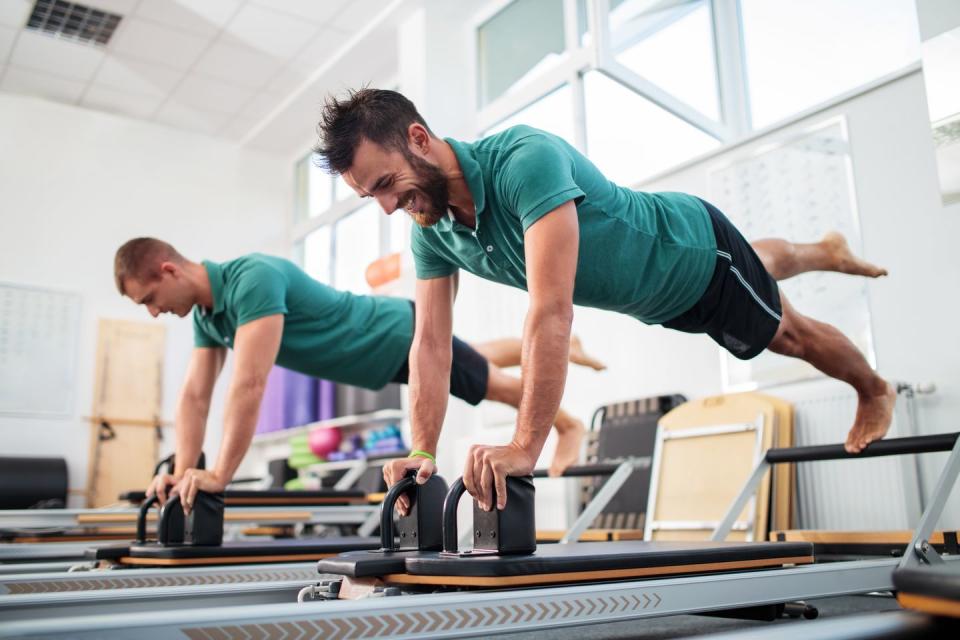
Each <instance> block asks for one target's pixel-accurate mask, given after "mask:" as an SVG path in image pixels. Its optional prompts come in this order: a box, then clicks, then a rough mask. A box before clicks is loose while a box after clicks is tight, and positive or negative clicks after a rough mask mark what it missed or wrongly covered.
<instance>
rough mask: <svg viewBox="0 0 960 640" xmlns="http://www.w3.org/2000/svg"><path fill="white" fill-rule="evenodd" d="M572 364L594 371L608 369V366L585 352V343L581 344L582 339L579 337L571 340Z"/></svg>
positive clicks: (573, 337)
mask: <svg viewBox="0 0 960 640" xmlns="http://www.w3.org/2000/svg"><path fill="white" fill-rule="evenodd" d="M570 362H572V363H573V364H579V365H581V366H583V367H590V368H591V369H593V370H594V371H603V370H604V369H606V368H607V365H605V364H603V363H602V362H600V361H599V360H597V359H596V358H594V357H592V356H588V355H587V354H586V352H585V351H584V350H583V343H582V342H580V338H578V337H577V336H572V337H571V338H570Z"/></svg>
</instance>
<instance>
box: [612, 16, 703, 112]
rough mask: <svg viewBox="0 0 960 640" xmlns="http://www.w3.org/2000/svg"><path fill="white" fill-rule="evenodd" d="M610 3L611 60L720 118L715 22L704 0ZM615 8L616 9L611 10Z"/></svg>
mask: <svg viewBox="0 0 960 640" xmlns="http://www.w3.org/2000/svg"><path fill="white" fill-rule="evenodd" d="M651 4H652V3H650V2H649V0H626V1H621V2H617V3H611V11H610V17H609V23H610V40H611V46H612V49H613V56H614V60H616V61H617V62H619V63H620V64H622V65H623V66H625V67H627V68H628V69H630V70H631V71H633V72H635V73H637V74H638V75H640V76H642V77H643V78H645V79H647V80H649V81H650V82H652V83H654V84H656V85H658V86H659V87H660V88H661V89H664V90H665V91H667V92H669V93H671V94H672V95H674V96H675V97H677V98H679V99H680V100H682V101H684V102H686V103H687V104H689V105H690V106H692V107H694V108H695V109H697V110H698V111H700V112H701V113H703V114H704V115H706V116H709V117H711V118H713V119H714V120H719V119H720V102H719V99H718V97H717V70H716V62H715V60H714V42H713V24H712V21H711V17H710V5H709V3H708V2H707V1H706V0H693V1H688V2H670V3H663V4H662V5H656V4H654V5H653V6H654V7H657V6H663V7H664V8H659V9H658V8H654V9H652V10H651V9H650V6H651ZM614 5H615V7H614Z"/></svg>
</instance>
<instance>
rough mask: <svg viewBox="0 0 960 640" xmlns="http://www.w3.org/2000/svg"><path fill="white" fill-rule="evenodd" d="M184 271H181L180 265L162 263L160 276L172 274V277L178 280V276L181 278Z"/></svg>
mask: <svg viewBox="0 0 960 640" xmlns="http://www.w3.org/2000/svg"><path fill="white" fill-rule="evenodd" d="M182 271H183V270H182V269H180V265H178V264H177V263H176V262H169V261H168V262H161V263H160V275H163V274H170V275H171V276H173V277H174V278H176V277H177V276H179V275H180V274H181V273H182Z"/></svg>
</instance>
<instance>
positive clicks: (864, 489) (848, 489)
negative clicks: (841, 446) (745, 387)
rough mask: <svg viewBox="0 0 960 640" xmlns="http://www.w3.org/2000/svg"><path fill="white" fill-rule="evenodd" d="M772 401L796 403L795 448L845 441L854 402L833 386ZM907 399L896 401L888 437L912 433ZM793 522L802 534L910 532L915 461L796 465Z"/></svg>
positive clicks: (798, 390)
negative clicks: (817, 531) (824, 531)
mask: <svg viewBox="0 0 960 640" xmlns="http://www.w3.org/2000/svg"><path fill="white" fill-rule="evenodd" d="M775 393H776V395H777V396H780V397H782V398H784V399H786V400H789V401H790V402H792V403H794V411H795V417H794V421H795V422H794V429H795V441H796V444H797V446H807V445H818V444H834V443H838V442H843V441H844V440H845V439H846V435H847V431H849V429H850V426H851V425H852V424H853V419H854V416H855V415H856V408H857V396H856V393H855V392H854V391H853V390H852V389H851V388H850V387H849V386H847V385H844V384H842V383H837V382H835V381H832V380H822V381H816V382H808V383H803V384H798V385H791V386H789V387H783V388H781V389H777V390H776V392H775ZM909 402H912V399H911V398H907V397H905V396H902V395H901V396H900V397H899V398H898V399H897V410H896V412H895V414H894V422H893V425H892V426H891V429H890V432H889V433H888V435H887V437H898V436H899V437H903V436H910V435H916V434H914V433H911V430H912V429H913V426H912V422H911V420H910V419H909V416H908V411H909V407H908V403H909ZM796 492H797V494H796V502H795V504H796V514H797V515H796V518H797V521H796V522H795V524H794V526H795V527H796V528H801V529H840V530H843V529H846V530H861V531H862V530H889V529H908V528H912V527H913V526H914V525H915V524H916V522H917V520H918V519H919V516H920V508H921V504H922V503H921V498H920V489H919V484H918V474H917V463H916V456H891V457H884V458H865V459H863V460H849V459H848V460H828V461H824V462H807V463H801V464H798V465H797V483H796Z"/></svg>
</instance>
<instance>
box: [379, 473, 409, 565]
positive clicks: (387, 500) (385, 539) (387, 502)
mask: <svg viewBox="0 0 960 640" xmlns="http://www.w3.org/2000/svg"><path fill="white" fill-rule="evenodd" d="M411 471H413V473H412V474H408V475H406V476H404V477H403V478H401V479H400V481H399V482H397V483H396V484H395V485H393V486H392V487H390V490H389V491H387V495H386V496H384V498H383V503H382V504H381V505H380V548H381V549H383V550H384V551H390V550H393V549H395V548H396V540H395V536H394V533H393V507H394V505H395V504H396V503H397V499H398V498H399V497H400V496H401V495H403V494H404V492H406V491H408V490H409V489H410V488H411V487H413V486H416V484H417V480H416V469H411Z"/></svg>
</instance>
